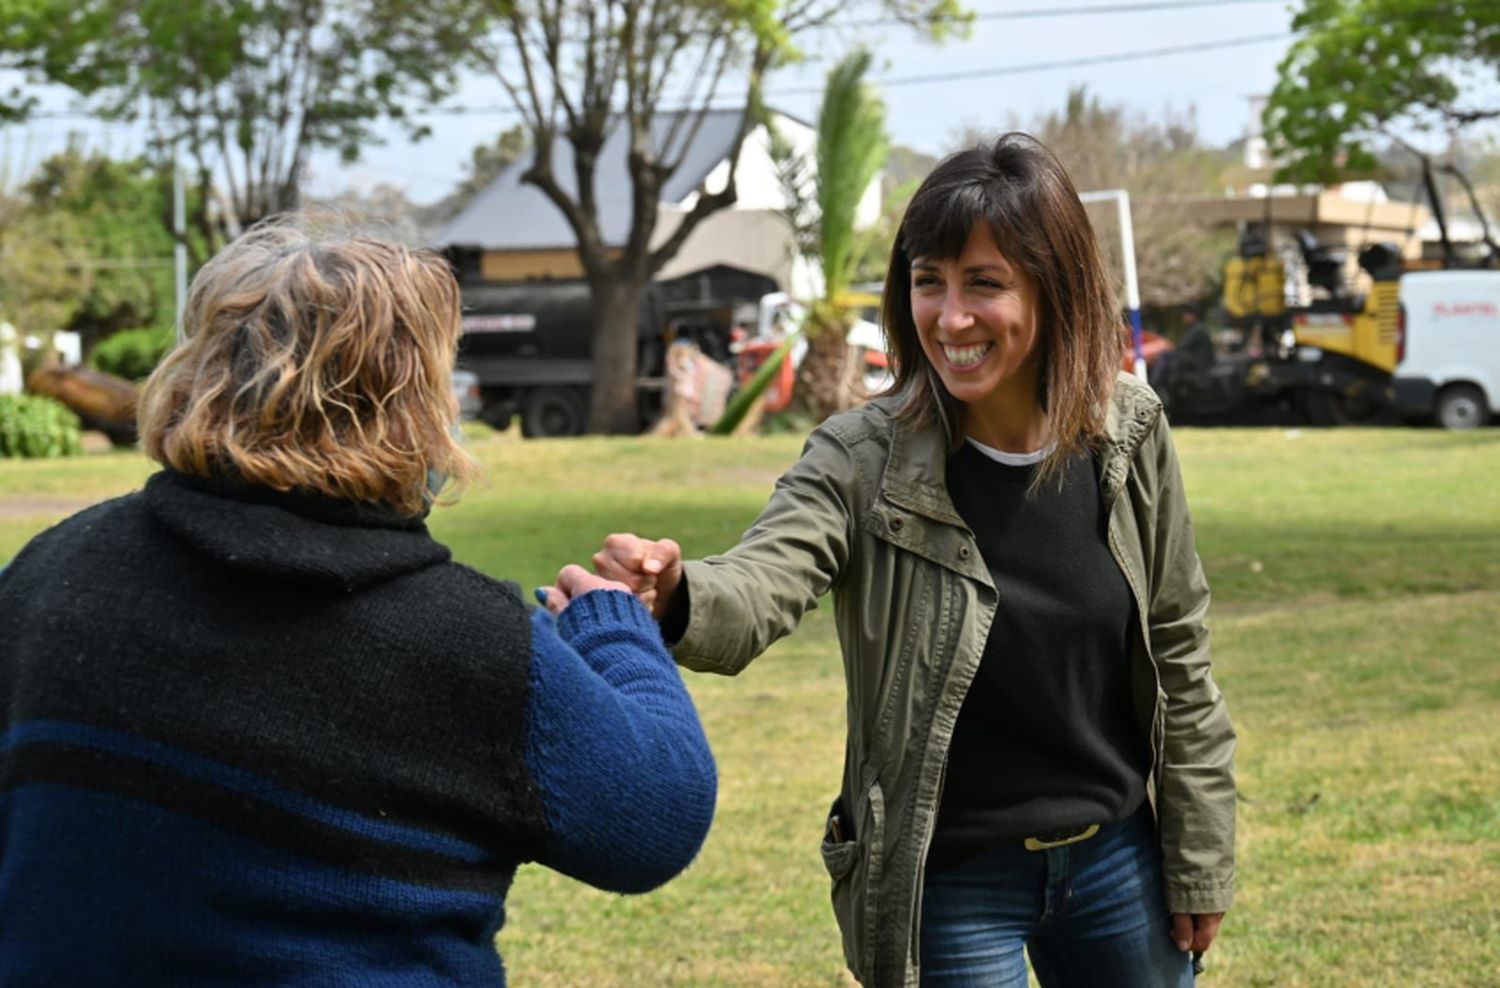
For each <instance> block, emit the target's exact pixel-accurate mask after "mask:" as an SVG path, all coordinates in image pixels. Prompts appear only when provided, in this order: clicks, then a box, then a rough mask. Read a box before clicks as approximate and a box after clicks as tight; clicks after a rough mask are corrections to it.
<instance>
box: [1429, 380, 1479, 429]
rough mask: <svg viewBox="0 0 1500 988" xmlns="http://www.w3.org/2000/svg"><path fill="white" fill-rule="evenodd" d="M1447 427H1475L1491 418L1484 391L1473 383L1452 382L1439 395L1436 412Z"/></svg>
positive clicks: (1439, 423) (1440, 421)
mask: <svg viewBox="0 0 1500 988" xmlns="http://www.w3.org/2000/svg"><path fill="white" fill-rule="evenodd" d="M1434 415H1435V417H1436V418H1437V423H1438V425H1440V426H1442V427H1443V428H1445V429H1473V428H1477V427H1478V426H1481V425H1484V424H1485V423H1486V422H1488V421H1489V420H1490V410H1489V406H1488V405H1486V404H1485V401H1484V392H1483V391H1480V390H1479V389H1478V388H1476V387H1475V386H1474V385H1472V384H1450V385H1448V386H1447V387H1446V388H1444V389H1443V390H1442V393H1440V394H1439V395H1438V400H1437V410H1436V412H1435V413H1434Z"/></svg>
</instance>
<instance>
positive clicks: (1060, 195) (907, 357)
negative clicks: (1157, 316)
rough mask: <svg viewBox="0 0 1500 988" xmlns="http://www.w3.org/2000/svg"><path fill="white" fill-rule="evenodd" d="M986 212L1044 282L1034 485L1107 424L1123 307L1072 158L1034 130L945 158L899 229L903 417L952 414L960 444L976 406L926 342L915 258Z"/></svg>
mask: <svg viewBox="0 0 1500 988" xmlns="http://www.w3.org/2000/svg"><path fill="white" fill-rule="evenodd" d="M976 223H986V224H988V225H989V228H990V232H991V233H992V234H993V235H994V238H995V244H996V246H998V247H999V248H1000V252H1001V253H1002V254H1004V255H1005V258H1006V260H1008V261H1009V262H1010V263H1011V264H1012V265H1015V266H1017V267H1019V268H1021V269H1023V270H1024V271H1026V272H1027V273H1028V274H1029V275H1030V276H1031V278H1032V279H1033V280H1034V282H1035V284H1036V286H1037V302H1038V306H1039V308H1040V310H1041V311H1040V312H1038V313H1037V317H1038V318H1037V322H1038V328H1039V331H1040V336H1039V340H1038V349H1039V354H1038V365H1039V371H1038V372H1039V375H1040V382H1039V384H1040V386H1039V389H1038V397H1039V399H1040V401H1041V405H1042V408H1043V409H1044V410H1045V411H1046V413H1047V424H1048V432H1049V438H1050V439H1051V441H1052V442H1054V443H1055V446H1054V448H1053V450H1052V452H1051V453H1050V454H1049V455H1048V456H1047V458H1046V459H1045V460H1043V461H1042V463H1041V465H1040V467H1039V468H1038V470H1037V476H1036V482H1035V484H1034V485H1033V489H1039V488H1040V486H1041V485H1042V484H1043V483H1045V482H1046V481H1047V480H1048V479H1050V478H1054V477H1059V476H1060V473H1059V471H1060V470H1061V468H1062V466H1063V465H1064V464H1065V463H1066V462H1067V460H1068V458H1069V457H1071V456H1073V455H1075V454H1076V453H1078V452H1080V451H1082V450H1084V449H1087V448H1090V447H1091V446H1092V445H1093V444H1094V443H1095V442H1096V441H1097V439H1098V438H1099V437H1100V436H1102V435H1103V434H1104V419H1105V412H1106V409H1107V406H1108V402H1109V397H1110V394H1111V393H1112V391H1113V388H1114V380H1115V375H1116V373H1117V372H1118V371H1119V368H1120V359H1121V343H1120V325H1121V324H1120V312H1119V308H1118V306H1117V304H1116V302H1115V297H1114V291H1113V290H1112V288H1111V287H1110V282H1109V278H1108V276H1107V275H1106V273H1105V271H1104V264H1103V261H1102V260H1101V259H1100V256H1099V248H1098V242H1097V240H1096V239H1095V237H1094V230H1093V226H1092V225H1091V224H1090V223H1089V218H1088V214H1087V213H1086V212H1085V211H1084V208H1083V203H1082V202H1080V201H1079V199H1078V192H1077V190H1076V189H1074V188H1073V182H1072V180H1071V179H1069V178H1068V173H1067V172H1066V171H1065V170H1064V169H1063V166H1062V164H1061V163H1060V162H1059V161H1058V160H1057V158H1056V157H1054V156H1053V154H1052V152H1051V151H1048V150H1047V149H1046V148H1045V147H1043V146H1042V145H1041V144H1040V143H1039V142H1038V141H1036V140H1035V139H1034V138H1032V137H1030V136H1028V135H1026V134H1021V133H1010V134H1005V135H1003V136H1001V137H999V138H997V139H996V140H994V141H993V142H988V143H985V144H981V145H979V146H977V147H973V148H970V149H968V150H965V151H960V152H958V153H957V154H953V155H950V156H949V157H947V158H945V159H943V161H942V162H940V163H939V164H938V166H937V167H936V168H934V169H933V171H932V173H931V174H930V175H928V176H927V178H926V180H924V181H923V182H922V184H921V186H920V187H919V188H918V189H917V192H916V194H915V195H914V196H913V197H912V200H911V203H910V204H909V205H908V206H907V207H906V215H905V216H904V217H903V218H902V220H901V227H900V229H899V230H898V231H897V232H896V241H895V244H894V246H893V247H892V249H891V262H890V266H889V267H888V268H887V270H886V278H885V294H884V298H883V299H882V303H881V321H882V323H883V324H884V326H885V333H886V339H887V340H888V341H889V343H888V345H889V347H890V350H891V359H892V362H893V363H894V364H895V382H894V384H893V385H892V388H891V390H892V392H893V393H894V394H896V395H897V396H899V397H900V398H902V399H903V401H902V404H901V411H900V415H901V418H902V419H903V420H905V421H907V422H909V423H911V424H914V425H922V424H927V423H930V422H932V421H934V420H936V421H937V422H939V423H941V425H942V427H943V429H944V430H945V431H946V432H947V436H948V441H949V444H950V445H951V446H954V447H956V446H957V445H958V444H959V443H961V442H962V441H963V437H964V406H963V403H962V402H959V401H958V400H957V399H955V398H954V397H953V396H952V395H950V394H949V393H948V390H947V389H946V388H945V387H944V386H943V383H942V381H941V379H940V378H939V377H938V374H937V371H936V369H934V368H933V366H932V364H931V363H930V362H929V361H928V360H927V356H926V354H925V353H923V351H922V344H921V340H920V339H919V338H918V335H917V327H916V323H915V322H914V321H913V319H912V314H911V259H912V258H914V257H927V258H937V259H946V258H951V257H957V256H958V255H959V254H961V253H962V252H963V248H964V244H965V242H966V241H967V240H968V238H969V232H970V230H972V229H973V228H974V225H975V224H976Z"/></svg>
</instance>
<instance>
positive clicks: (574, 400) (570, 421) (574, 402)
mask: <svg viewBox="0 0 1500 988" xmlns="http://www.w3.org/2000/svg"><path fill="white" fill-rule="evenodd" d="M587 425H588V407H587V405H586V404H585V403H584V400H583V395H581V394H579V393H578V392H577V391H575V390H573V389H572V388H537V389H536V390H535V391H532V392H530V393H529V394H527V396H526V400H525V401H524V402H523V403H522V405H521V435H523V436H525V437H526V438H528V439H546V438H550V437H553V436H581V435H583V432H584V429H585V427H586V426H587Z"/></svg>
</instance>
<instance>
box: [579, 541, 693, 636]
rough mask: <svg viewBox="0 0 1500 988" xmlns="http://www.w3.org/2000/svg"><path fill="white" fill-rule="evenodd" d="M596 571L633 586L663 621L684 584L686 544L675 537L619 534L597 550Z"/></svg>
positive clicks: (639, 597)
mask: <svg viewBox="0 0 1500 988" xmlns="http://www.w3.org/2000/svg"><path fill="white" fill-rule="evenodd" d="M594 572H595V573H597V574H599V575H600V576H602V577H604V578H605V579H607V580H615V581H618V582H619V583H622V584H624V585H625V586H626V587H627V588H629V590H630V592H631V593H633V594H635V595H636V597H637V599H639V600H640V602H641V603H643V604H645V605H646V607H647V608H649V609H650V611H651V616H652V617H654V618H656V619H657V620H661V619H662V618H663V617H664V616H665V615H666V614H667V612H668V611H670V610H671V606H672V601H673V598H674V596H675V595H676V593H677V588H678V586H679V585H680V584H681V583H682V547H681V546H679V545H678V544H677V543H676V542H673V541H672V540H671V539H659V540H657V541H654V542H653V541H652V540H650V539H643V538H641V537H640V536H638V535H631V534H628V533H624V534H621V533H617V534H615V535H611V536H610V537H609V538H607V539H605V540H604V546H603V547H602V548H601V549H600V550H599V551H598V552H596V553H594Z"/></svg>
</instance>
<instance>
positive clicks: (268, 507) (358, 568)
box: [145, 470, 451, 590]
mask: <svg viewBox="0 0 1500 988" xmlns="http://www.w3.org/2000/svg"><path fill="white" fill-rule="evenodd" d="M145 499H146V504H147V507H148V509H149V510H150V511H151V513H152V515H153V516H154V517H155V518H156V519H157V520H158V521H160V522H161V523H162V524H163V525H164V526H166V528H167V529H168V530H169V531H170V532H171V533H172V534H173V535H175V536H176V537H178V538H180V539H182V540H183V541H184V542H186V543H187V544H189V545H190V546H192V547H193V548H194V549H195V550H196V551H198V552H199V553H201V554H202V555H204V556H207V557H208V558H210V559H212V560H213V561H215V562H217V563H221V564H223V565H226V566H229V567H230V568H233V569H239V570H244V571H246V572H247V573H252V574H256V575H259V576H264V577H273V578H277V579H283V580H286V581H288V582H292V583H310V584H313V585H317V586H322V587H326V588H329V589H342V590H353V589H356V588H358V587H362V586H365V585H368V584H371V583H375V582H378V581H380V580H384V579H389V578H390V577H393V576H398V575H401V574H403V573H409V572H412V571H414V570H417V569H422V568H425V567H428V566H433V565H436V564H438V563H443V562H447V561H448V559H449V558H450V555H451V554H450V553H449V551H448V549H447V547H446V546H444V545H442V544H441V543H438V542H436V541H434V540H433V539H432V537H431V536H430V535H428V533H427V526H426V524H425V523H424V521H423V519H422V518H420V517H416V518H413V517H411V516H409V515H402V514H400V513H398V512H396V511H394V510H393V509H391V508H390V507H388V506H384V505H371V504H361V503H356V502H352V501H343V500H339V499H337V498H332V497H327V496H325V495H321V494H316V493H313V492H310V491H301V490H297V491H275V490H271V489H270V488H267V487H261V486H257V485H254V484H249V483H246V482H245V481H243V480H240V479H238V478H235V477H214V478H205V477H197V476H191V475H188V474H183V473H178V472H176V471H172V470H163V471H162V472H160V473H158V474H156V475H155V476H153V477H151V479H150V480H148V481H147V482H146V490H145Z"/></svg>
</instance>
